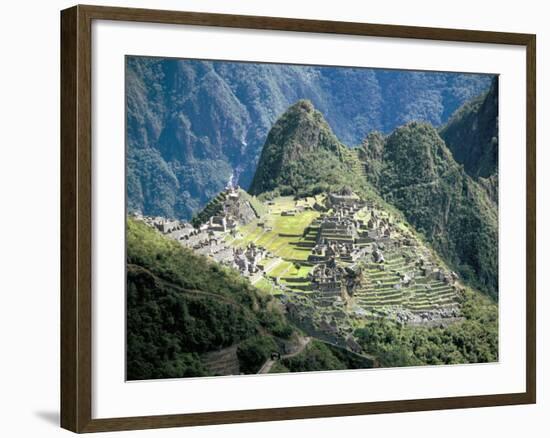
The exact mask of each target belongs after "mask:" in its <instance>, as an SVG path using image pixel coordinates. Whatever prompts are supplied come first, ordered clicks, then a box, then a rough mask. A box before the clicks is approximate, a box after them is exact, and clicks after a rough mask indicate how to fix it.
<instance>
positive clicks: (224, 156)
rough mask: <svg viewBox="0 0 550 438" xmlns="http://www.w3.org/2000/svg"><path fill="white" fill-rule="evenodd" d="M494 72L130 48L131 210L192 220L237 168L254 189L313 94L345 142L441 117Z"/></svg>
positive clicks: (475, 91) (243, 181) (436, 122)
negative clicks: (291, 118)
mask: <svg viewBox="0 0 550 438" xmlns="http://www.w3.org/2000/svg"><path fill="white" fill-rule="evenodd" d="M489 85H490V76H488V75H466V74H453V73H435V72H433V73H432V72H405V71H395V70H379V69H363V68H346V69H337V68H330V67H315V66H295V65H276V64H258V63H239V62H211V61H193V60H178V59H163V58H147V57H128V58H127V68H126V110H127V115H126V122H127V131H126V135H127V138H126V141H127V195H128V210H129V211H141V212H143V213H144V214H148V215H157V214H158V215H162V216H167V217H178V218H186V219H189V218H190V217H192V215H193V214H194V213H195V212H197V211H198V210H199V209H200V208H202V207H203V206H204V205H205V204H206V203H207V202H208V201H209V200H210V199H211V198H212V197H214V196H215V195H216V194H217V193H219V191H220V190H221V189H222V188H223V187H224V186H225V184H226V183H227V181H228V180H229V178H230V177H231V176H232V175H233V176H234V178H235V179H236V180H237V181H238V182H239V184H240V185H241V186H242V187H244V188H246V189H247V188H248V187H249V185H250V183H251V181H252V178H253V176H254V173H255V169H256V164H257V162H258V159H259V156H260V153H261V149H262V146H263V144H264V143H265V140H266V136H267V133H268V131H269V130H270V128H271V126H272V125H273V123H274V122H275V121H276V120H277V119H278V118H279V116H280V115H281V114H282V113H283V112H284V111H285V110H286V109H287V108H288V107H289V106H290V105H291V104H293V103H294V102H296V101H297V100H299V99H309V100H311V101H312V102H313V103H314V105H315V106H316V107H317V108H318V109H319V110H320V111H321V112H322V113H323V114H324V115H325V117H326V119H327V121H328V123H329V124H330V126H331V127H332V129H333V130H334V132H335V133H336V135H337V136H338V138H339V139H340V140H341V141H342V142H344V143H345V144H347V145H354V144H359V143H360V142H361V140H362V139H363V138H364V137H365V135H366V134H367V133H368V132H370V131H372V130H379V131H382V132H385V133H387V132H390V131H392V130H393V129H395V128H396V127H397V126H400V125H402V124H404V123H406V122H408V121H410V120H425V121H428V122H430V123H432V124H434V125H435V126H439V125H441V124H443V123H445V122H446V121H447V120H448V118H449V117H450V115H451V114H452V113H453V112H454V111H455V110H456V109H457V108H458V107H459V106H460V105H462V104H463V103H464V102H466V101H468V100H469V99H471V98H472V97H474V96H476V95H477V94H479V93H480V92H482V91H484V90H486V89H487V88H488V87H489Z"/></svg>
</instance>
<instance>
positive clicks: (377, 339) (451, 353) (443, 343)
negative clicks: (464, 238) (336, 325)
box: [355, 291, 498, 367]
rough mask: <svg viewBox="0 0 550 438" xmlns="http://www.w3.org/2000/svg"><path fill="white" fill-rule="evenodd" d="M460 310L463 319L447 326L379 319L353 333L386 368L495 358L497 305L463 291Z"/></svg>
mask: <svg viewBox="0 0 550 438" xmlns="http://www.w3.org/2000/svg"><path fill="white" fill-rule="evenodd" d="M462 312H463V315H464V317H465V320H464V321H462V322H459V323H457V324H451V325H449V326H447V327H432V328H429V327H411V326H407V325H399V324H396V323H395V322H394V321H390V320H387V319H380V320H375V321H372V322H371V323H369V324H368V325H367V326H366V327H365V328H362V329H359V330H357V332H356V333H355V334H356V336H357V338H358V341H359V343H360V344H361V345H362V346H363V347H364V348H365V350H366V351H367V352H369V353H371V354H373V355H375V356H376V357H377V358H378V360H379V361H380V365H381V366H386V367H395V366H414V365H426V364H427V365H444V364H445V365H447V364H460V363H483V362H495V361H498V307H497V306H496V305H495V304H494V303H493V302H492V301H491V300H490V299H488V298H485V297H483V296H481V295H479V294H476V293H474V292H472V291H467V292H466V293H465V296H464V302H463V303H462Z"/></svg>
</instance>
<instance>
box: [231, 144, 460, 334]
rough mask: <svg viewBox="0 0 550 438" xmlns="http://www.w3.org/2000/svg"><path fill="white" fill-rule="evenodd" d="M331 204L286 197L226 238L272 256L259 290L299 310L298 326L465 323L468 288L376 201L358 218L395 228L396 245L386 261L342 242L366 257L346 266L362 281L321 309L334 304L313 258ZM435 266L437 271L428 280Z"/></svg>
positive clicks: (372, 245)
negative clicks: (316, 278)
mask: <svg viewBox="0 0 550 438" xmlns="http://www.w3.org/2000/svg"><path fill="white" fill-rule="evenodd" d="M351 153H353V152H351ZM356 161H357V160H356ZM326 203H327V195H326V194H324V195H318V196H317V197H308V198H303V199H298V200H295V199H294V198H293V197H278V198H275V199H273V200H271V201H268V202H266V204H265V206H266V212H265V214H264V215H263V216H262V217H261V218H259V219H256V220H253V221H251V222H250V223H248V224H246V225H243V226H240V227H239V228H238V231H237V233H233V235H228V236H226V240H225V241H226V244H228V245H229V246H232V247H235V248H246V247H247V246H248V245H250V244H251V243H252V244H254V245H256V246H257V247H262V248H265V249H266V250H267V256H266V257H265V258H264V259H263V260H262V262H261V265H262V268H263V271H262V275H260V276H255V277H253V279H252V282H253V284H254V285H255V286H256V287H258V288H259V289H261V290H263V291H265V292H267V293H269V294H273V295H279V296H283V297H284V299H286V300H288V301H289V302H290V303H295V304H297V307H296V309H295V312H296V315H297V317H298V319H299V320H308V321H309V322H310V323H312V326H313V327H316V328H320V329H321V331H325V332H326V331H327V330H328V331H329V332H331V331H332V329H330V321H331V320H332V319H334V318H333V316H331V315H332V313H333V310H334V309H337V312H336V313H340V314H345V315H346V316H345V317H343V316H342V317H336V319H339V320H340V321H339V323H338V326H339V327H342V325H343V324H342V321H343V320H348V322H349V323H346V324H344V326H347V329H346V330H345V332H348V331H349V330H351V328H352V327H357V326H362V324H363V322H362V321H365V320H367V319H369V318H371V317H382V316H392V318H395V319H396V320H398V321H400V322H407V323H410V324H419V323H422V322H424V323H426V324H432V323H434V321H437V322H438V323H445V322H446V320H448V322H451V321H454V320H455V319H456V318H458V317H459V316H460V310H459V303H460V296H461V295H460V290H461V286H459V285H458V283H455V282H454V281H451V280H450V278H449V275H450V272H449V270H448V269H447V268H446V266H445V265H444V264H443V263H442V262H441V261H440V260H439V259H437V258H436V257H435V256H434V255H433V254H432V252H431V251H430V250H429V249H428V248H427V247H426V246H425V245H424V244H423V243H422V242H421V241H420V240H419V239H418V238H417V237H416V236H415V235H414V234H413V233H412V231H410V228H409V227H408V226H407V224H405V223H403V222H401V221H399V220H398V219H396V218H394V217H393V216H392V215H391V214H390V213H388V212H386V211H385V210H384V209H383V208H381V207H375V206H374V203H373V202H370V203H367V205H366V206H365V207H363V208H361V209H359V211H357V212H356V213H355V214H353V215H352V217H351V219H353V220H355V221H358V222H359V221H362V222H363V223H366V222H367V219H368V218H369V217H370V216H372V215H375V216H376V217H378V218H379V220H380V221H381V223H386V222H387V223H392V230H393V231H392V236H391V238H387V239H385V245H384V243H382V244H379V245H378V246H379V247H380V248H384V250H383V251H384V262H383V263H379V262H375V261H374V260H373V256H372V254H373V251H374V250H375V249H376V248H377V245H376V241H375V240H373V239H371V241H370V242H368V243H367V242H365V241H361V239H357V238H355V239H354V238H353V237H351V236H350V237H348V238H344V237H342V236H340V238H339V241H340V242H343V243H345V244H347V245H353V246H356V247H357V249H358V251H363V252H364V254H363V256H361V257H359V258H358V259H356V260H353V261H347V262H345V261H340V262H339V264H340V265H342V266H343V267H344V268H355V269H358V270H360V271H361V280H360V281H359V282H358V284H357V285H356V286H355V287H354V289H353V290H350V291H349V294H348V297H347V299H346V300H339V299H335V300H333V301H334V305H332V306H329V307H326V305H325V304H326V303H324V304H323V305H322V306H320V304H321V302H322V301H326V299H324V298H326V297H324V295H323V293H320V292H319V291H317V290H316V289H315V285H314V284H312V281H313V278H312V271H313V269H314V268H315V266H316V265H317V264H318V263H315V262H312V261H311V260H310V258H311V257H310V256H311V255H312V252H313V250H314V248H315V247H316V245H317V244H318V235H319V232H320V231H319V230H320V227H321V223H322V222H320V220H321V218H323V217H325V216H327V215H329V216H330V215H331V214H332V213H333V210H332V209H329V208H327V206H326ZM314 205H317V206H322V207H324V208H325V209H326V212H324V213H321V212H320V211H317V210H315V209H314V208H313V206H314ZM377 232H379V230H377V229H376V228H373V229H372V230H370V233H371V235H373V234H376V233H377ZM380 232H381V231H380ZM335 235H336V234H334V232H333V233H332V234H331V233H325V238H331V236H333V237H334V236H335ZM367 240H368V239H367ZM402 241H403V242H404V241H406V245H401V243H400V242H402ZM380 251H382V250H380ZM427 266H430V269H428V270H429V271H430V272H429V273H427V274H426V269H427V268H426V267H427ZM445 273H446V274H445ZM445 275H447V277H446V278H445ZM335 306H336V307H335ZM327 324H328V325H327ZM323 327H324V328H323ZM327 327H328V329H327ZM345 332H344V333H345ZM344 333H343V334H344Z"/></svg>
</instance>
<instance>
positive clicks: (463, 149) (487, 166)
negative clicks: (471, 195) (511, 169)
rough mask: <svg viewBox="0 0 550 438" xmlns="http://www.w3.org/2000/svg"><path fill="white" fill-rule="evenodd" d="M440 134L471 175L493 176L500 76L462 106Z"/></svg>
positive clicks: (496, 143) (495, 162) (496, 142)
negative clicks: (484, 91) (488, 87)
mask: <svg viewBox="0 0 550 438" xmlns="http://www.w3.org/2000/svg"><path fill="white" fill-rule="evenodd" d="M440 134H441V138H443V140H445V143H446V144H447V146H448V148H449V149H450V150H451V152H452V153H453V156H454V158H455V160H456V161H457V162H458V163H461V164H463V165H464V169H465V170H466V172H467V173H468V174H469V175H470V176H472V177H474V178H478V177H482V178H490V177H491V176H493V175H494V174H495V173H496V172H497V166H498V78H495V79H493V82H492V84H491V88H490V89H489V91H487V92H486V93H483V94H481V95H480V96H478V97H476V98H475V99H473V100H471V101H469V102H467V103H465V104H464V105H463V106H462V107H460V108H459V109H458V110H457V111H456V112H455V113H454V115H453V116H452V117H451V119H450V120H449V122H448V123H447V124H446V125H445V126H444V127H443V128H442V129H441V131H440Z"/></svg>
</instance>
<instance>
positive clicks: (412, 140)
mask: <svg viewBox="0 0 550 438" xmlns="http://www.w3.org/2000/svg"><path fill="white" fill-rule="evenodd" d="M376 166H377V168H376V170H375V174H374V175H373V177H372V181H373V183H374V185H375V186H376V188H377V189H378V191H379V192H380V194H381V195H382V196H383V197H384V199H385V200H386V201H387V202H389V203H390V204H392V205H394V206H395V207H397V208H398V209H399V210H400V211H402V212H403V214H404V215H405V217H406V218H407V220H408V221H409V222H410V223H411V224H412V225H414V227H415V228H416V230H417V231H419V232H420V233H422V234H423V235H424V236H425V237H426V238H427V240H428V241H429V242H430V243H431V244H432V246H433V247H434V249H435V250H436V251H437V252H438V253H439V254H440V255H442V256H443V257H444V258H445V260H446V261H447V262H448V264H450V265H451V266H452V267H453V268H454V269H455V270H456V271H457V272H459V274H460V275H461V277H462V278H463V280H465V281H466V282H467V283H468V284H470V285H472V286H474V287H476V288H478V289H481V290H484V291H486V292H487V293H489V294H491V295H492V296H494V297H496V296H497V295H498V210H497V208H496V205H495V204H494V203H493V202H492V201H491V200H490V198H489V196H488V194H487V192H486V190H485V189H484V188H483V187H482V186H481V185H480V184H478V183H477V182H476V181H475V180H474V179H472V178H471V177H470V176H469V175H468V174H467V173H466V172H465V171H464V169H463V167H462V166H461V165H459V164H457V163H456V161H455V160H454V159H453V156H452V154H451V152H450V151H449V149H448V148H447V146H446V145H445V142H444V141H443V140H442V139H441V137H440V136H439V134H438V133H437V131H436V130H435V129H434V128H433V127H432V126H430V125H428V124H425V123H416V122H412V123H409V124H407V125H405V126H403V127H401V128H398V129H396V130H395V131H394V132H393V133H392V134H391V135H390V136H388V137H387V138H386V141H385V143H384V148H383V153H382V157H381V159H380V162H379V163H378V164H377V165H376Z"/></svg>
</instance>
